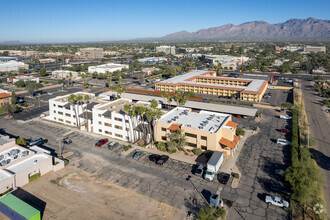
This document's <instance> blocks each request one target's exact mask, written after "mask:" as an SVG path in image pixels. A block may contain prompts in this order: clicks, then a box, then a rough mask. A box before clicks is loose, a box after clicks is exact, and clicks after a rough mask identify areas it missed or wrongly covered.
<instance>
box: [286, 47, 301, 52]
mask: <svg viewBox="0 0 330 220" xmlns="http://www.w3.org/2000/svg"><path fill="white" fill-rule="evenodd" d="M283 50H287V51H290V52H295V51H303V48H302V47H298V46H286V47H283Z"/></svg>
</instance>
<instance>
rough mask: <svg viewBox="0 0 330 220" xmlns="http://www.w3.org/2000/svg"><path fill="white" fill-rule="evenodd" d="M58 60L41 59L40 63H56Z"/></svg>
mask: <svg viewBox="0 0 330 220" xmlns="http://www.w3.org/2000/svg"><path fill="white" fill-rule="evenodd" d="M55 62H56V60H55V59H53V58H45V59H39V63H55Z"/></svg>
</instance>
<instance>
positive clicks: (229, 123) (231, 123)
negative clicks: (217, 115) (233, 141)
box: [226, 121, 238, 128]
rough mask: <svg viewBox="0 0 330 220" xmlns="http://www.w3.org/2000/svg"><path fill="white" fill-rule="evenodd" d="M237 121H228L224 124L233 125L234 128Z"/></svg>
mask: <svg viewBox="0 0 330 220" xmlns="http://www.w3.org/2000/svg"><path fill="white" fill-rule="evenodd" d="M237 125H238V124H237V123H235V122H233V121H228V122H227V124H226V126H229V127H234V128H236V127H237Z"/></svg>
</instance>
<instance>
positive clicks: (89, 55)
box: [80, 47, 104, 60]
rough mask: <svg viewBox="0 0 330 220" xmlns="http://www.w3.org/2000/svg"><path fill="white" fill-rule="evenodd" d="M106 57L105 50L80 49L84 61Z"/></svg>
mask: <svg viewBox="0 0 330 220" xmlns="http://www.w3.org/2000/svg"><path fill="white" fill-rule="evenodd" d="M103 57H104V54H103V48H91V47H90V48H82V49H80V58H83V59H88V60H92V59H101V58H103Z"/></svg>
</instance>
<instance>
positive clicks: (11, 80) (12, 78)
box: [7, 75, 40, 84]
mask: <svg viewBox="0 0 330 220" xmlns="http://www.w3.org/2000/svg"><path fill="white" fill-rule="evenodd" d="M20 80H23V81H24V83H26V82H29V81H32V82H36V83H39V82H40V80H39V77H35V76H27V75H18V76H10V77H8V78H7V83H12V84H15V83H16V82H18V81H20Z"/></svg>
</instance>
